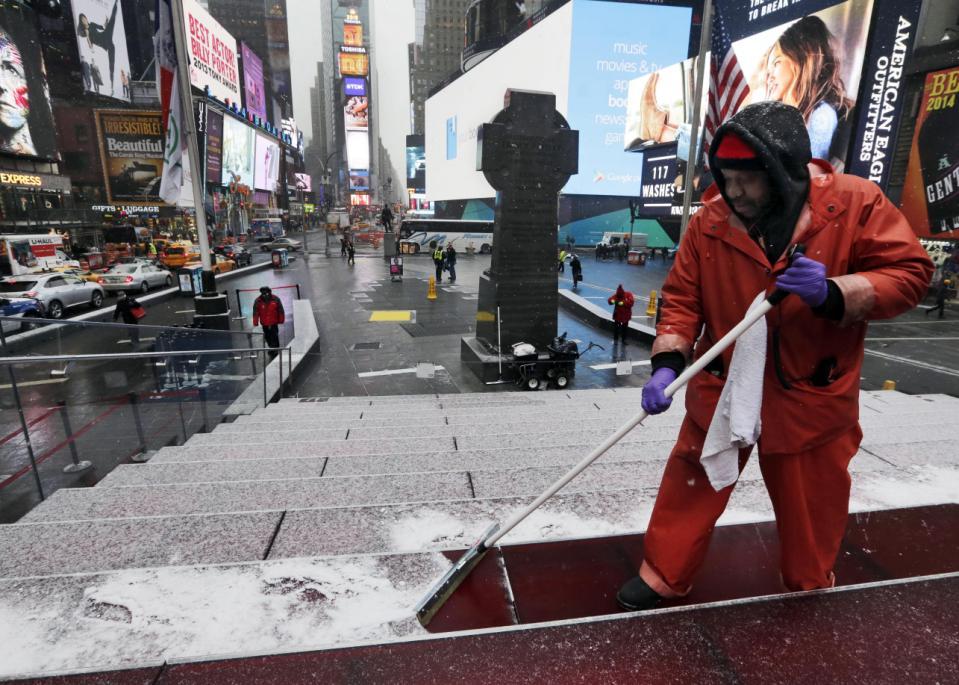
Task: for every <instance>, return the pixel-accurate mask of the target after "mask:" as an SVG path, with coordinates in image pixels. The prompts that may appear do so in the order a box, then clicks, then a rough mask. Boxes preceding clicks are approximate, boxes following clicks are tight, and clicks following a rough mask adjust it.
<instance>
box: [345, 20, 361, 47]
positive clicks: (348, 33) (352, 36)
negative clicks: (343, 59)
mask: <svg viewBox="0 0 959 685" xmlns="http://www.w3.org/2000/svg"><path fill="white" fill-rule="evenodd" d="M343 45H350V46H353V47H358V48H361V47H363V25H362V24H343Z"/></svg>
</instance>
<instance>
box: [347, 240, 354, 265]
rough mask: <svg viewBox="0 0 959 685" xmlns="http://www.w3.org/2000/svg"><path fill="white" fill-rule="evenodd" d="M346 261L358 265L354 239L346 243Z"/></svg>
mask: <svg viewBox="0 0 959 685" xmlns="http://www.w3.org/2000/svg"><path fill="white" fill-rule="evenodd" d="M346 263H347V264H350V265H352V266H356V247H355V246H354V245H353V241H352V240H349V241H347V243H346Z"/></svg>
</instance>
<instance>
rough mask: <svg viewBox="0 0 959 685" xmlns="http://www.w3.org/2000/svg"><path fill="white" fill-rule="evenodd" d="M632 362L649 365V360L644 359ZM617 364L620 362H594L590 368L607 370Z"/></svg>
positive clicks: (635, 364) (638, 364)
mask: <svg viewBox="0 0 959 685" xmlns="http://www.w3.org/2000/svg"><path fill="white" fill-rule="evenodd" d="M624 361H625V360H624ZM631 363H632V365H633V366H647V365H648V364H649V360H648V359H644V360H643V361H641V362H631ZM617 366H618V363H617V362H613V363H612V364H594V365H593V366H590V367H589V368H591V369H596V370H597V371H607V370H608V369H615V368H616V367H617Z"/></svg>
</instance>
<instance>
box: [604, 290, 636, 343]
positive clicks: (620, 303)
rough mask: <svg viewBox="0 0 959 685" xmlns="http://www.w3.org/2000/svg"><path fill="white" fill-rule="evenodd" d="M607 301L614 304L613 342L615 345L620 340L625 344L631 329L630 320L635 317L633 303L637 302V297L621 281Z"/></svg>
mask: <svg viewBox="0 0 959 685" xmlns="http://www.w3.org/2000/svg"><path fill="white" fill-rule="evenodd" d="M607 302H608V303H609V304H611V305H613V344H614V345H615V344H616V341H617V340H619V341H621V342H622V343H623V344H624V345H625V344H626V331H628V330H629V321H630V319H632V318H633V305H634V304H635V303H636V298H635V297H633V294H632V293H631V292H629V291H628V290H625V289H624V288H623V284H622V283H620V284H619V285H618V286H617V287H616V292H615V293H614V294H613V295H612V296H611V297H610V298H609V299H608V300H607Z"/></svg>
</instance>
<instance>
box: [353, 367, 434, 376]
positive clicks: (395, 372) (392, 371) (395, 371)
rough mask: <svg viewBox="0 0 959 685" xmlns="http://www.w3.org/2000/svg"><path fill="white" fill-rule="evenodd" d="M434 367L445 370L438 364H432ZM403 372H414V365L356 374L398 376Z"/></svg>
mask: <svg viewBox="0 0 959 685" xmlns="http://www.w3.org/2000/svg"><path fill="white" fill-rule="evenodd" d="M434 369H435V370H436V371H445V368H444V367H442V366H439V365H436V366H434ZM404 373H416V367H415V366H412V367H410V368H408V369H385V370H383V371H364V372H363V373H358V374H356V375H357V376H359V377H360V378H373V377H375V376H399V375H400V374H404Z"/></svg>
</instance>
